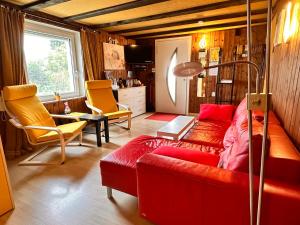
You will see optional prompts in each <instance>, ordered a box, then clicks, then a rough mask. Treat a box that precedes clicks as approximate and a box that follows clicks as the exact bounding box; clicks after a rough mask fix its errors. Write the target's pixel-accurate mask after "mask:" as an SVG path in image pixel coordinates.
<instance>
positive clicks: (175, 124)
mask: <svg viewBox="0 0 300 225" xmlns="http://www.w3.org/2000/svg"><path fill="white" fill-rule="evenodd" d="M194 122H195V117H193V116H177V117H176V118H175V119H173V120H172V121H171V122H169V123H167V124H166V125H165V126H163V127H162V128H160V129H159V130H158V131H157V136H158V137H171V138H172V139H173V140H176V141H177V140H179V139H180V137H181V136H182V135H183V134H184V132H185V131H187V130H188V128H189V127H191V126H192V125H193V124H194Z"/></svg>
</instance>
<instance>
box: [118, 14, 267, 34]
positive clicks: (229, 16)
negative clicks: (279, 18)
mask: <svg viewBox="0 0 300 225" xmlns="http://www.w3.org/2000/svg"><path fill="white" fill-rule="evenodd" d="M265 13H267V9H259V10H253V11H252V13H251V14H252V15H260V14H265ZM244 16H247V12H239V13H232V14H225V15H218V16H209V17H203V18H198V19H191V20H183V21H178V22H172V23H164V24H157V25H151V26H146V27H137V28H131V29H126V30H118V31H115V32H113V33H115V34H124V33H131V32H137V31H144V30H152V29H160V28H165V27H173V26H181V25H189V24H196V23H198V22H199V21H202V22H211V21H216V20H224V19H234V18H239V17H244Z"/></svg>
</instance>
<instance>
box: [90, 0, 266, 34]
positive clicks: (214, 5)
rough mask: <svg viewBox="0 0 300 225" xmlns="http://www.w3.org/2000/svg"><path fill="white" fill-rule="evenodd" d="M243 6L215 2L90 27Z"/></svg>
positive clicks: (237, 2)
mask: <svg viewBox="0 0 300 225" xmlns="http://www.w3.org/2000/svg"><path fill="white" fill-rule="evenodd" d="M263 1H265V0H252V1H251V3H254V2H263ZM245 4H246V0H233V1H225V2H217V3H212V4H208V5H202V6H196V7H192V8H188V9H182V10H176V11H171V12H167V13H161V14H156V15H151V16H145V17H139V18H134V19H128V20H120V21H115V22H111V23H103V24H98V25H94V26H92V27H93V28H94V29H101V28H105V27H112V26H119V25H125V24H130V23H139V22H145V21H150V20H157V19H163V18H168V17H174V16H182V15H187V14H193V13H201V12H205V11H210V10H216V9H223V8H228V7H232V6H239V5H245Z"/></svg>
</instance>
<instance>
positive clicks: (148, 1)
mask: <svg viewBox="0 0 300 225" xmlns="http://www.w3.org/2000/svg"><path fill="white" fill-rule="evenodd" d="M166 1H169V0H137V1H133V2H127V3H123V4H120V5H116V6H111V7H107V8H104V9H97V10H94V11H90V12H86V13H80V14H77V15H74V16H69V17H65V18H64V20H65V21H71V20H82V19H87V18H90V17H95V16H100V15H105V14H109V13H114V12H120V11H124V10H128V9H134V8H139V7H143V6H147V5H152V4H157V3H161V2H166Z"/></svg>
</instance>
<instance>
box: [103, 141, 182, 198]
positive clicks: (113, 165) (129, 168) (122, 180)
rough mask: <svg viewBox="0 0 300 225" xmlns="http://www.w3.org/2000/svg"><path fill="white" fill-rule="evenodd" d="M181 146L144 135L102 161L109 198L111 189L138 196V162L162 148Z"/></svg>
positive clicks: (104, 184) (104, 181) (104, 183)
mask: <svg viewBox="0 0 300 225" xmlns="http://www.w3.org/2000/svg"><path fill="white" fill-rule="evenodd" d="M179 144H180V142H176V141H172V140H167V139H164V138H158V137H152V136H146V135H142V136H139V137H137V138H135V139H133V140H132V141H130V142H128V143H127V144H126V145H124V146H122V147H121V148H119V149H118V150H116V151H114V152H112V153H110V154H108V155H107V156H106V157H104V158H103V159H101V161H100V172H101V176H102V185H103V186H106V187H108V197H111V188H113V189H116V190H119V191H122V192H125V193H128V194H131V195H133V196H137V179H136V162H137V160H138V159H139V158H140V157H141V156H143V155H144V154H146V153H149V152H152V151H154V150H155V149H157V148H158V147H160V146H174V147H177V146H178V145H179Z"/></svg>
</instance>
